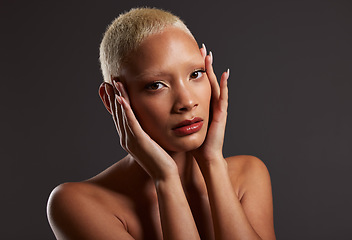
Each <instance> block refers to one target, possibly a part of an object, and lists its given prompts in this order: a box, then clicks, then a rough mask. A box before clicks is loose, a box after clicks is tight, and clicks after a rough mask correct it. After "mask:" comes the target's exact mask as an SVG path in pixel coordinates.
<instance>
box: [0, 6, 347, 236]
mask: <svg viewBox="0 0 352 240" xmlns="http://www.w3.org/2000/svg"><path fill="white" fill-rule="evenodd" d="M145 5H147V6H156V7H161V8H164V9H168V10H171V11H172V12H174V13H175V14H177V15H179V16H180V17H181V18H182V19H184V20H185V22H186V24H187V25H188V26H189V28H190V29H191V30H192V31H193V33H194V35H195V37H196V38H197V40H198V42H199V44H201V43H202V42H204V43H206V45H207V48H208V50H212V51H213V53H214V60H215V62H214V64H215V70H216V72H217V74H218V76H219V75H220V73H221V72H222V71H225V70H226V69H227V68H230V69H231V76H230V80H229V88H230V105H229V117H228V126H227V131H226V138H225V147H224V152H225V155H226V156H230V155H237V154H249V155H254V156H257V157H259V158H260V159H262V160H263V161H264V162H265V164H266V165H267V167H268V168H269V171H270V173H271V177H272V185H273V195H274V215H275V227H276V233H277V237H278V239H283V240H291V239H292V240H297V239H307V240H311V239H319V240H322V239H329V240H331V239H339V240H341V239H351V215H352V206H351V203H352V191H351V183H352V174H351V170H352V161H351V160H352V159H351V155H352V150H351V149H352V144H351V143H352V126H351V122H352V112H351V105H352V96H351V93H352V83H351V81H352V68H351V64H352V59H351V58H352V46H351V43H352V3H351V1H348V0H345V1H343V0H331V1H327V0H325V1H310V0H307V1H285V0H283V1H272V0H269V1H262V0H249V1H244V0H243V1H221V0H216V1H198V2H196V1H185V0H182V1H168V2H167V1H163V0H155V1H152V0H151V1H135V0H131V1H9V0H7V1H4V0H2V1H1V2H0V18H1V19H0V20H1V21H0V24H1V38H0V41H1V44H0V47H1V51H0V52H1V65H0V68H1V94H0V97H1V99H0V100H1V101H0V103H1V118H0V121H1V124H0V128H1V145H0V147H1V149H0V154H1V155H0V157H1V174H0V177H1V179H0V184H1V188H0V191H1V198H0V199H1V205H0V207H1V211H0V212H1V230H0V231H1V232H0V236H1V237H0V238H1V239H6V240H7V239H54V235H53V234H52V233H51V230H50V227H49V224H48V222H47V219H46V202H47V199H48V196H49V193H50V191H51V190H52V189H53V188H54V187H55V186H56V185H58V184H60V183H62V182H67V181H81V180H84V179H86V178H89V177H91V176H93V175H95V174H97V173H98V172H100V171H102V170H103V169H105V168H106V167H108V166H110V165H112V164H113V163H114V162H116V161H117V160H118V159H120V158H121V157H123V156H124V155H125V153H124V152H123V151H122V149H121V148H120V146H119V141H118V136H117V133H116V132H115V129H114V126H113V122H112V120H111V118H110V116H109V114H108V113H107V112H106V110H105V109H104V107H103V104H102V103H101V101H100V99H99V97H98V94H97V92H98V91H97V90H98V86H99V85H100V82H101V81H102V76H101V74H100V69H99V64H98V46H99V43H100V40H101V37H102V34H103V32H104V30H105V28H106V26H107V25H108V24H109V23H110V22H111V21H112V20H113V19H114V18H115V17H116V16H117V15H118V14H119V13H120V12H122V11H124V10H127V9H129V8H131V7H135V6H145ZM131 177H133V176H131Z"/></svg>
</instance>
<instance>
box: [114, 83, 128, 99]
mask: <svg viewBox="0 0 352 240" xmlns="http://www.w3.org/2000/svg"><path fill="white" fill-rule="evenodd" d="M114 84H115V87H116V89H117V90H118V91H119V93H120V96H121V97H123V98H124V99H125V100H126V102H127V103H128V104H130V98H129V96H128V93H127V91H126V88H125V86H124V85H123V84H122V83H121V82H114Z"/></svg>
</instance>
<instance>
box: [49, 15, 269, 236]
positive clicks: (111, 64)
mask: <svg viewBox="0 0 352 240" xmlns="http://www.w3.org/2000/svg"><path fill="white" fill-rule="evenodd" d="M100 61H101V66H102V72H103V75H104V83H103V84H101V86H100V88H99V95H100V97H101V99H102V101H103V103H104V105H105V107H106V109H107V110H108V111H109V113H110V114H111V115H112V118H113V120H114V123H115V126H116V129H117V132H118V134H119V136H120V144H121V146H122V147H123V148H124V149H125V150H126V152H127V153H128V154H127V156H126V157H125V158H123V159H121V160H120V161H118V162H117V163H116V164H114V165H113V166H111V167H110V168H108V169H107V170H105V171H103V172H102V173H100V174H98V175H97V176H95V177H93V178H91V179H89V180H86V181H83V182H79V183H65V184H62V185H60V186H58V187H57V188H56V189H54V191H53V192H52V194H51V196H50V199H49V203H48V217H49V222H50V224H51V227H52V229H53V231H54V233H55V235H56V237H57V238H58V239H182V240H185V239H231V240H233V239H275V233H274V227H273V213H272V212H273V209H272V194H271V183H270V177H269V174H268V171H267V169H266V167H265V166H264V164H263V163H262V162H261V161H260V160H259V159H257V158H255V157H253V156H234V157H230V158H227V159H224V157H223V155H222V146H223V138H224V132H225V125H226V116H227V99H228V96H227V95H228V90H227V79H228V78H229V71H227V72H224V73H223V74H222V76H221V80H220V86H219V84H218V82H217V79H216V76H215V74H214V72H213V68H212V62H213V56H212V54H211V52H210V53H209V54H208V53H207V51H206V48H205V46H204V45H203V46H202V48H201V49H200V50H199V48H198V45H197V43H196V41H195V39H194V37H193V36H192V34H191V33H190V31H189V30H188V29H187V27H186V26H185V25H184V23H183V22H182V21H181V20H180V19H179V18H177V17H176V16H174V15H172V14H171V13H168V12H165V11H163V10H158V9H149V8H140V9H132V10H131V11H129V12H127V13H125V14H122V15H120V16H119V17H118V18H117V19H115V20H114V21H113V23H112V24H111V25H110V26H109V28H108V29H107V31H106V33H105V35H104V38H103V40H102V43H101V46H100Z"/></svg>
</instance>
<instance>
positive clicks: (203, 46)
mask: <svg viewBox="0 0 352 240" xmlns="http://www.w3.org/2000/svg"><path fill="white" fill-rule="evenodd" d="M202 48H203V49H204V50H205V55H207V48H206V47H205V44H204V43H202Z"/></svg>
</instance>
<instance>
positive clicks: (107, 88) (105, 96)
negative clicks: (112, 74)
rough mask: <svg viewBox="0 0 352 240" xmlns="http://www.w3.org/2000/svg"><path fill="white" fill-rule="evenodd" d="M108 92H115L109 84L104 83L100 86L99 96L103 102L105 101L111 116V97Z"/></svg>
mask: <svg viewBox="0 0 352 240" xmlns="http://www.w3.org/2000/svg"><path fill="white" fill-rule="evenodd" d="M107 91H109V93H111V92H114V90H113V87H112V86H111V85H110V84H109V83H107V82H103V83H102V84H100V87H99V96H100V98H101V100H102V101H103V103H104V106H105V107H106V110H108V112H109V113H110V114H111V107H110V101H109V96H108V94H107V93H106V92H107Z"/></svg>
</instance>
